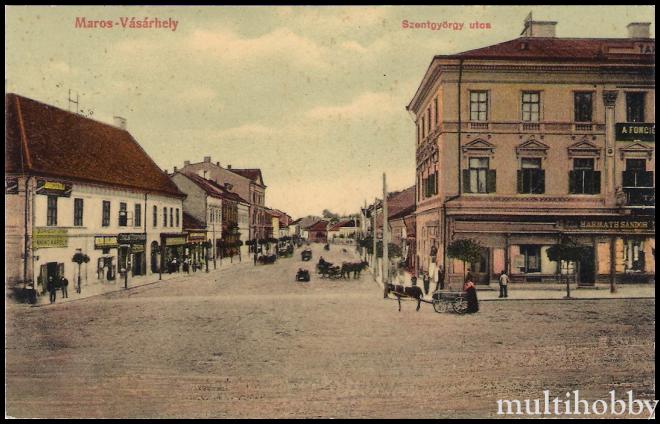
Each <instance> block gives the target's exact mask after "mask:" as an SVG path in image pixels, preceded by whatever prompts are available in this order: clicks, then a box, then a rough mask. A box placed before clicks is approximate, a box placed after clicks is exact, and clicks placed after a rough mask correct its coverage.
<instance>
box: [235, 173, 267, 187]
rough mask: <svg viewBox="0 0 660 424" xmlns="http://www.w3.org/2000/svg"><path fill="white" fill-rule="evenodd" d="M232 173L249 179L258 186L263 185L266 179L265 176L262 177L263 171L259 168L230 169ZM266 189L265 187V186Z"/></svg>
mask: <svg viewBox="0 0 660 424" xmlns="http://www.w3.org/2000/svg"><path fill="white" fill-rule="evenodd" d="M229 170H230V171H231V172H233V173H234V174H238V175H240V176H242V177H245V178H248V179H250V180H252V181H254V182H255V183H257V184H260V185H263V182H264V179H263V176H262V175H261V169H259V168H248V169H236V168H231V169H229ZM264 187H265V185H264Z"/></svg>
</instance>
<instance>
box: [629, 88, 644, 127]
mask: <svg viewBox="0 0 660 424" xmlns="http://www.w3.org/2000/svg"><path fill="white" fill-rule="evenodd" d="M644 94H645V93H643V92H637V93H626V120H627V122H644V103H645V102H644V100H645V99H644Z"/></svg>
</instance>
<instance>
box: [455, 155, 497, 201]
mask: <svg viewBox="0 0 660 424" xmlns="http://www.w3.org/2000/svg"><path fill="white" fill-rule="evenodd" d="M468 166H469V169H464V170H463V191H464V192H466V193H495V189H496V173H495V170H494V169H489V160H488V158H470V159H469V161H468Z"/></svg>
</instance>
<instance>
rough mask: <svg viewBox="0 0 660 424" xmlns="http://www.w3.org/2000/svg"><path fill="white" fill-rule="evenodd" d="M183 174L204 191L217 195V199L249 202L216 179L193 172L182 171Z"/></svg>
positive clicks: (212, 195) (213, 195)
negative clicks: (217, 182) (218, 182)
mask: <svg viewBox="0 0 660 424" xmlns="http://www.w3.org/2000/svg"><path fill="white" fill-rule="evenodd" d="M181 175H185V176H186V177H188V178H189V179H190V180H191V181H192V182H194V183H195V184H197V186H198V187H200V188H201V189H202V190H204V192H205V193H206V194H207V195H209V196H211V197H215V198H217V199H226V200H233V201H236V202H241V203H246V204H247V203H248V202H247V200H244V199H243V198H242V197H241V196H239V195H238V194H236V193H234V192H231V191H229V190H227V189H226V188H224V187H223V186H221V185H219V184H216V182H215V181H212V180H208V179H206V178H203V177H200V176H199V175H197V174H193V173H181Z"/></svg>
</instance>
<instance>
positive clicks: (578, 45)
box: [436, 37, 655, 63]
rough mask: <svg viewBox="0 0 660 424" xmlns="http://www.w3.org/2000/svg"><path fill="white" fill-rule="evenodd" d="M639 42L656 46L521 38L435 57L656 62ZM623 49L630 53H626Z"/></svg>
mask: <svg viewBox="0 0 660 424" xmlns="http://www.w3.org/2000/svg"><path fill="white" fill-rule="evenodd" d="M639 42H644V43H652V44H653V45H654V46H655V39H652V38H646V39H631V38H556V37H520V38H516V39H513V40H509V41H505V42H503V43H499V44H494V45H492V46H487V47H482V48H479V49H474V50H468V51H465V52H462V53H458V54H453V55H438V56H436V58H440V59H525V60H562V61H565V60H569V61H598V62H625V63H633V62H643V63H647V62H648V63H653V62H654V61H655V54H642V53H638V52H639V49H638V47H637V46H636V45H635V43H639ZM622 50H629V52H627V53H623V52H622Z"/></svg>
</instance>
